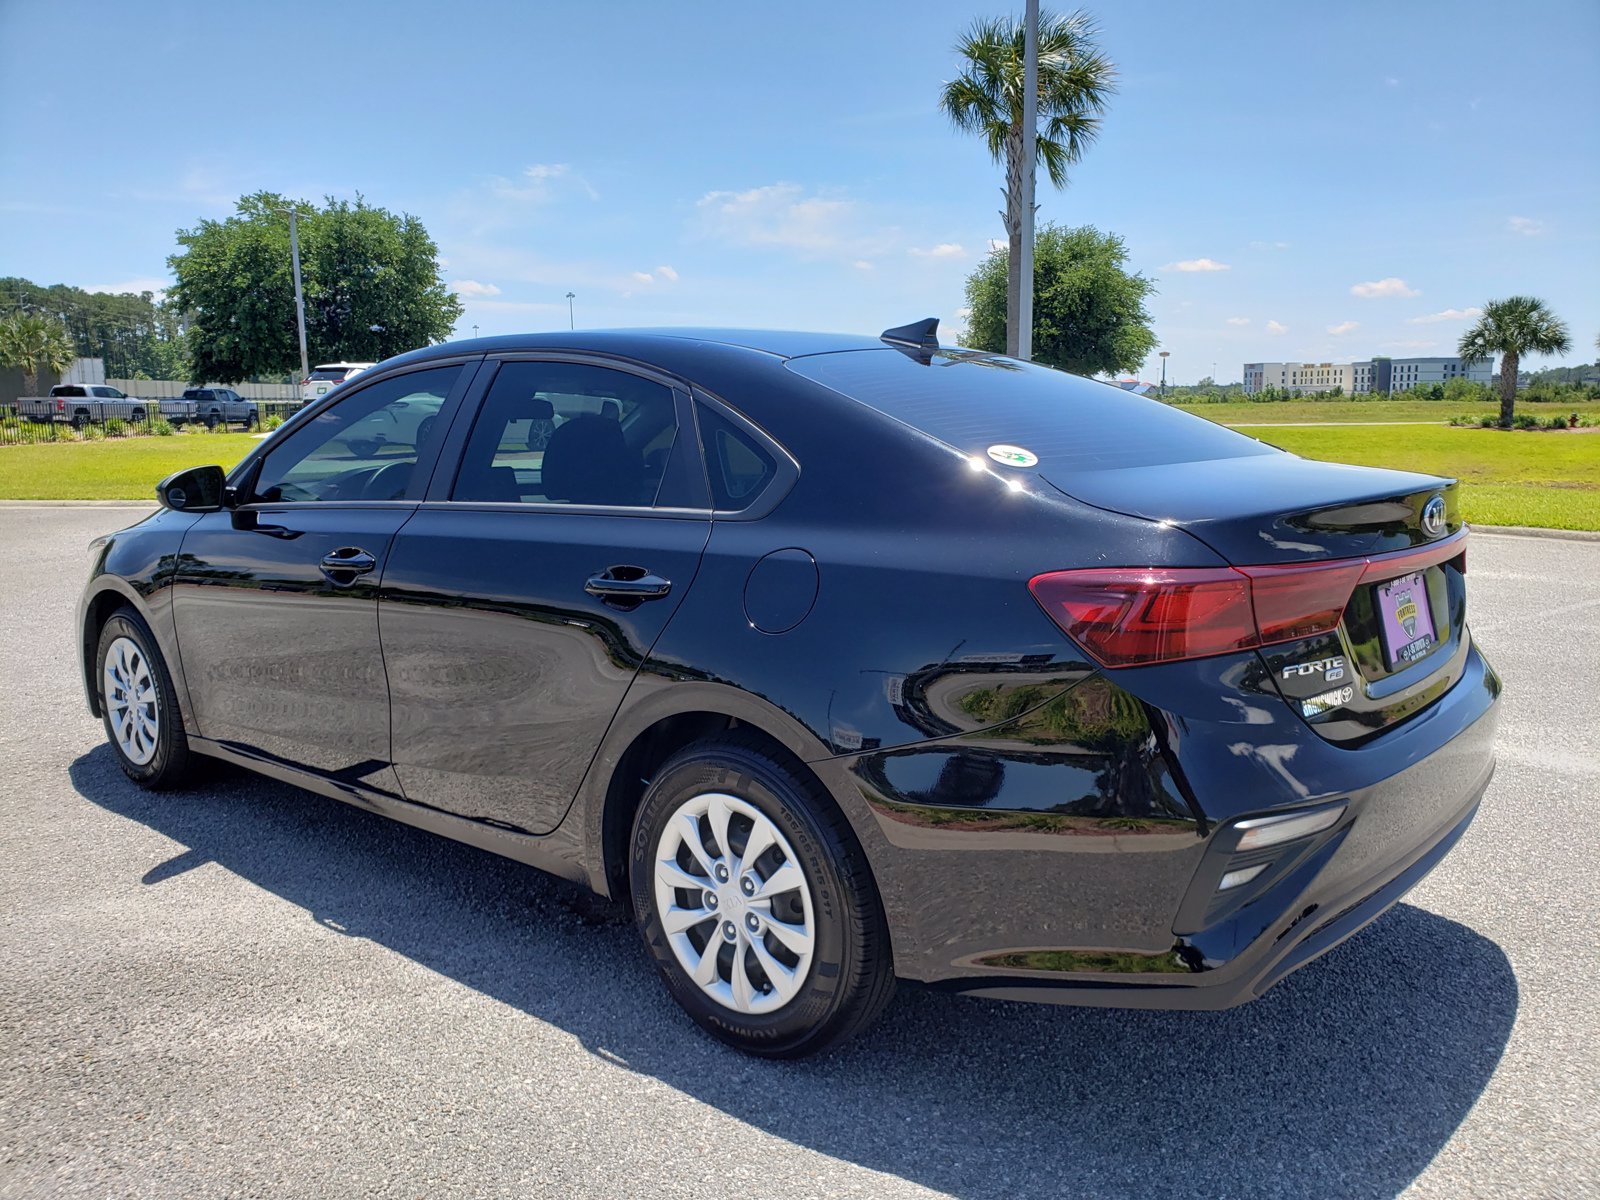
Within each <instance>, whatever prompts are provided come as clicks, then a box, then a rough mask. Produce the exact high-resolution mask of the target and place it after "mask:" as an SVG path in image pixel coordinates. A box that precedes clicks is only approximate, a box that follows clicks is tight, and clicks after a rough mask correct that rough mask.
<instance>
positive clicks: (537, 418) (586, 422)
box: [450, 362, 678, 508]
mask: <svg viewBox="0 0 1600 1200" xmlns="http://www.w3.org/2000/svg"><path fill="white" fill-rule="evenodd" d="M677 435H678V423H677V404H676V401H675V399H674V398H673V393H672V389H671V388H669V387H667V386H666V385H664V384H661V383H657V382H656V381H654V380H651V379H645V378H643V377H641V376H638V375H633V374H630V373H628V372H626V371H615V370H612V369H611V368H609V367H598V366H591V365H589V364H587V363H563V362H511V363H505V364H504V365H503V366H501V368H500V370H499V373H498V374H496V375H495V378H494V383H493V385H492V386H491V387H490V388H489V394H488V395H487V396H485V397H484V400H483V407H482V409H481V410H480V411H479V413H478V417H477V420H476V421H475V422H474V423H473V426H472V436H471V437H470V438H468V440H467V448H466V450H465V451H463V452H462V456H461V470H460V472H459V473H458V474H457V476H456V483H455V488H454V490H453V491H452V492H451V494H450V498H451V499H452V500H462V501H476V502H479V503H484V502H489V503H498V504H598V505H608V506H616V507H626V508H639V507H647V506H650V505H653V504H656V503H658V500H657V495H656V494H657V492H658V491H659V490H660V488H661V480H662V476H663V475H664V474H665V473H666V468H667V463H668V461H669V459H670V458H671V455H672V446H673V442H674V441H675V440H676V438H677Z"/></svg>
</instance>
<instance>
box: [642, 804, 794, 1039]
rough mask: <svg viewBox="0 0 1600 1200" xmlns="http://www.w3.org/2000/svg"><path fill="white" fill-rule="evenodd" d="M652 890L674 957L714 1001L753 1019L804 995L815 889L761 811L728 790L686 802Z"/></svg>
mask: <svg viewBox="0 0 1600 1200" xmlns="http://www.w3.org/2000/svg"><path fill="white" fill-rule="evenodd" d="M654 883H655V887H654V893H655V903H656V913H657V916H658V917H659V919H660V921H661V927H662V929H663V931H664V932H665V933H666V935H667V940H668V943H669V944H670V945H671V947H672V953H673V955H674V956H675V957H676V958H677V960H678V964H679V965H680V966H681V967H682V968H683V970H684V972H685V973H686V974H687V975H688V976H689V978H690V979H692V980H693V981H694V982H695V984H696V985H698V986H699V988H700V990H701V991H703V992H704V993H705V994H706V995H707V996H709V997H710V998H711V999H713V1000H715V1001H716V1002H717V1003H718V1004H720V1005H722V1006H723V1007H724V1008H728V1009H731V1010H733V1011H734V1012H737V1013H744V1014H752V1015H753V1014H761V1013H770V1012H775V1011H776V1010H778V1009H780V1008H782V1007H783V1006H784V1005H786V1004H787V1003H789V1001H790V1000H792V999H794V997H795V996H796V995H797V994H798V993H799V992H800V990H801V988H802V987H803V986H804V984H805V982H806V977H807V975H808V974H809V972H810V968H811V959H812V955H813V952H814V950H815V946H816V916H815V913H814V911H813V908H812V899H811V888H810V884H809V883H808V882H807V880H806V876H805V872H804V871H803V870H802V869H801V866H800V862H799V859H798V858H797V857H796V855H795V852H794V850H793V848H792V847H791V846H790V845H789V842H788V839H787V838H785V837H784V836H783V834H782V832H781V831H780V830H779V829H778V827H777V826H776V825H775V824H773V822H772V820H771V819H770V818H769V817H768V816H767V815H766V814H765V813H763V812H762V811H761V810H760V809H759V808H757V807H756V806H755V805H753V804H751V803H749V802H748V801H745V800H741V799H740V798H739V797H737V796H733V795H729V794H727V793H724V792H704V793H701V794H700V795H697V796H693V797H691V798H690V799H688V800H686V801H685V802H684V803H683V804H681V805H679V807H678V809H677V811H675V812H674V813H673V814H672V816H671V818H670V819H669V820H668V821H667V822H666V825H665V826H664V828H663V829H662V832H661V836H660V838H659V839H658V842H657V845H656V854H655V880H654Z"/></svg>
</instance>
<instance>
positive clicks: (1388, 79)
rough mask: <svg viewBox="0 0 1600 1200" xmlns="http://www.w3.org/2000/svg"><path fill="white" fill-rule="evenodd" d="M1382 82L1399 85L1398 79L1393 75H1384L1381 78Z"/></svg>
mask: <svg viewBox="0 0 1600 1200" xmlns="http://www.w3.org/2000/svg"><path fill="white" fill-rule="evenodd" d="M1383 82H1384V83H1386V84H1388V85H1389V86H1390V87H1399V86H1400V81H1399V80H1398V79H1396V78H1395V77H1394V76H1393V75H1385V76H1384V78H1383Z"/></svg>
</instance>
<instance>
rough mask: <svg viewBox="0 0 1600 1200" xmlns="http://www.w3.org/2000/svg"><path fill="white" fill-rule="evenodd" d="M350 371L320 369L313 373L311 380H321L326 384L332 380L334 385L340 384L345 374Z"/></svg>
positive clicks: (340, 368)
mask: <svg viewBox="0 0 1600 1200" xmlns="http://www.w3.org/2000/svg"><path fill="white" fill-rule="evenodd" d="M349 369H350V368H349V367H318V368H317V369H316V370H315V371H313V372H311V378H312V380H313V381H315V380H319V379H320V380H323V381H324V382H327V381H330V380H331V381H332V382H334V383H338V382H340V381H342V380H343V379H344V377H345V372H347V371H348V370H349Z"/></svg>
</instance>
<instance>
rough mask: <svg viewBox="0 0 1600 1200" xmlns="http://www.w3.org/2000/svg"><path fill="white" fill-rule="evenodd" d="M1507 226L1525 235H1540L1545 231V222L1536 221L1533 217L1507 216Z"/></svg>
mask: <svg viewBox="0 0 1600 1200" xmlns="http://www.w3.org/2000/svg"><path fill="white" fill-rule="evenodd" d="M1506 227H1507V228H1508V229H1510V230H1511V232H1512V233H1520V234H1522V236H1523V237H1538V236H1539V235H1540V234H1541V233H1543V232H1544V222H1543V221H1535V220H1534V219H1533V218H1532V217H1507V218H1506Z"/></svg>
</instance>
